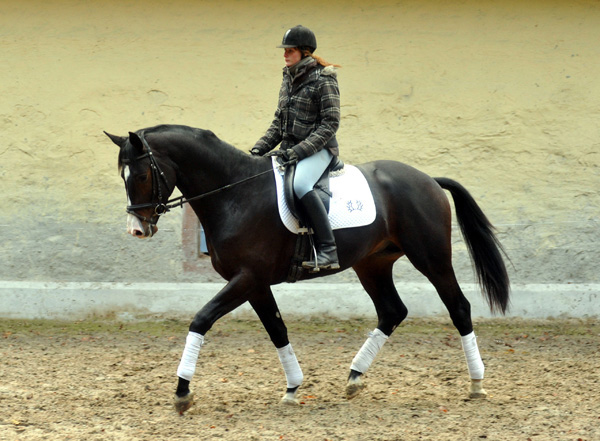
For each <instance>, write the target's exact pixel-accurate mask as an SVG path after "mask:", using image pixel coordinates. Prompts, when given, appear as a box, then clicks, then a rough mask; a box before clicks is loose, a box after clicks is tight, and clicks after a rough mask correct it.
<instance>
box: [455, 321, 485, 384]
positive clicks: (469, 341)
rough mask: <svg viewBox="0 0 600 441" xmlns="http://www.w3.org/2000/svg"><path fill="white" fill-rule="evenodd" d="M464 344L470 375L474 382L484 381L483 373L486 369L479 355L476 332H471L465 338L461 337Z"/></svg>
mask: <svg viewBox="0 0 600 441" xmlns="http://www.w3.org/2000/svg"><path fill="white" fill-rule="evenodd" d="M460 340H461V342H462V347H463V350H464V351H465V358H466V359H467V366H468V368H469V375H470V376H471V379H472V380H483V372H484V371H485V367H484V366H483V361H482V360H481V355H480V354H479V348H478V347H477V338H476V337H475V332H471V333H470V334H467V335H465V336H462V337H460Z"/></svg>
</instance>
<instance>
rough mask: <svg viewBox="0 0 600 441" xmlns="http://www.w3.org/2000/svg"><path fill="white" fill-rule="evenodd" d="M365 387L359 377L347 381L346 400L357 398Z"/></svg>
mask: <svg viewBox="0 0 600 441" xmlns="http://www.w3.org/2000/svg"><path fill="white" fill-rule="evenodd" d="M365 387H366V385H365V384H364V383H363V382H362V380H361V379H360V377H357V378H355V379H349V380H348V384H346V398H347V399H348V400H351V399H352V398H354V397H355V396H357V395H358V394H359V393H360V392H361V391H362V390H363V389H364V388H365Z"/></svg>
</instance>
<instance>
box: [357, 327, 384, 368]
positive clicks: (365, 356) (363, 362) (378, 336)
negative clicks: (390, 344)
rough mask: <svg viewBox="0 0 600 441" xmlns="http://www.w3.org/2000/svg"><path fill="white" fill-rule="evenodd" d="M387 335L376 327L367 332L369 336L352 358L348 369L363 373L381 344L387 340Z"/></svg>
mask: <svg viewBox="0 0 600 441" xmlns="http://www.w3.org/2000/svg"><path fill="white" fill-rule="evenodd" d="M387 339H388V336H387V335H385V334H384V333H383V332H381V331H380V330H379V329H378V328H375V330H374V331H373V332H369V338H367V341H366V342H365V343H364V344H363V345H362V348H360V351H358V354H356V356H355V357H354V359H353V360H352V365H351V366H350V369H352V370H354V371H357V372H360V373H361V374H364V373H365V372H367V370H368V369H369V366H371V363H373V360H374V359H375V357H376V356H377V353H378V352H379V351H380V350H381V348H382V347H383V344H384V343H385V342H386V341H387Z"/></svg>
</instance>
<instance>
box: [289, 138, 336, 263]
mask: <svg viewBox="0 0 600 441" xmlns="http://www.w3.org/2000/svg"><path fill="white" fill-rule="evenodd" d="M332 158H333V156H332V155H331V153H329V151H328V150H327V149H323V150H321V151H320V152H318V153H316V154H314V155H312V156H309V157H308V158H306V159H303V160H302V161H300V162H299V163H298V165H297V166H296V174H295V177H294V192H295V193H296V196H297V197H298V199H299V200H300V203H301V204H302V207H303V208H304V212H305V214H306V215H307V217H308V221H309V222H310V225H311V227H312V228H313V230H314V233H315V247H316V250H317V255H316V256H315V260H314V261H308V262H302V266H303V267H305V268H311V269H317V268H322V269H338V268H339V267H340V264H339V262H338V257H337V248H336V245H335V237H334V235H333V231H332V229H331V224H330V223H329V218H328V216H327V211H326V210H325V206H324V205H323V201H322V200H321V198H320V197H319V195H318V194H317V193H316V192H315V191H314V190H313V187H314V185H315V183H316V182H317V180H318V179H319V177H321V175H322V174H323V172H324V171H325V170H326V169H327V166H328V165H329V164H330V162H331V159H332Z"/></svg>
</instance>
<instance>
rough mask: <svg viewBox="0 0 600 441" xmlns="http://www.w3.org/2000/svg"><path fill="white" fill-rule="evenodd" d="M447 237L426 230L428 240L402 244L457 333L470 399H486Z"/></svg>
mask: <svg viewBox="0 0 600 441" xmlns="http://www.w3.org/2000/svg"><path fill="white" fill-rule="evenodd" d="M449 237H450V232H449V228H448V229H444V230H442V229H441V228H440V229H438V230H436V229H435V228H433V229H431V230H429V234H428V235H427V239H424V240H423V241H421V242H419V243H418V242H417V241H415V242H412V243H410V244H405V246H404V250H405V252H406V256H407V257H408V259H409V260H410V261H411V263H412V264H413V265H414V266H415V268H417V269H418V270H419V271H421V273H423V275H425V276H426V277H427V278H428V279H429V281H430V282H431V283H432V284H433V286H434V287H435V289H436V291H437V292H438V295H439V296H440V298H441V299H442V302H444V305H445V306H446V308H447V309H448V313H449V314H450V318H451V319H452V323H453V324H454V326H455V327H456V329H457V330H458V333H459V334H460V337H461V342H462V346H463V350H464V352H465V357H466V361H467V367H468V369H469V374H470V377H471V391H470V394H469V396H470V398H485V397H486V396H487V393H486V392H485V390H484V389H483V387H482V381H483V373H484V365H483V361H482V359H481V355H480V354H479V349H478V347H477V340H476V338H475V333H474V332H473V323H472V321H471V305H470V303H469V301H468V300H467V298H466V297H465V296H464V294H463V292H462V290H461V289H460V286H459V285H458V281H457V280H456V275H455V274H454V269H453V268H452V257H451V256H452V254H451V248H450V238H449ZM413 238H414V236H413ZM417 243H418V246H417Z"/></svg>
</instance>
